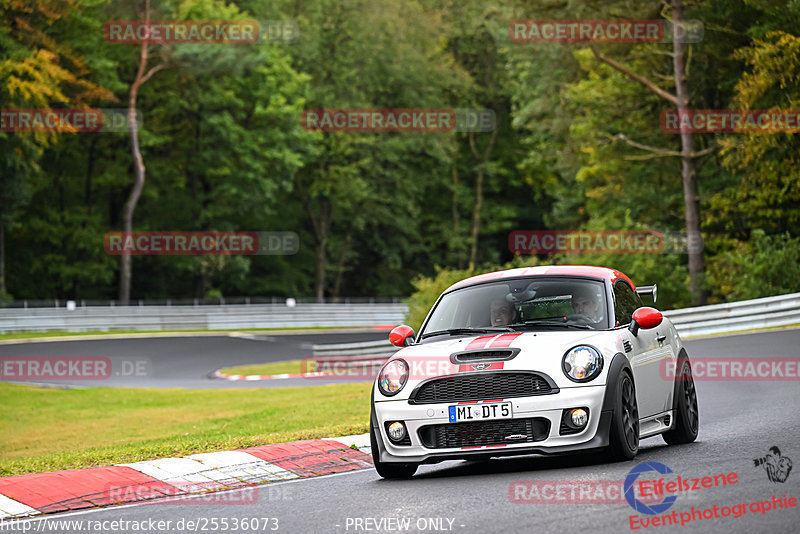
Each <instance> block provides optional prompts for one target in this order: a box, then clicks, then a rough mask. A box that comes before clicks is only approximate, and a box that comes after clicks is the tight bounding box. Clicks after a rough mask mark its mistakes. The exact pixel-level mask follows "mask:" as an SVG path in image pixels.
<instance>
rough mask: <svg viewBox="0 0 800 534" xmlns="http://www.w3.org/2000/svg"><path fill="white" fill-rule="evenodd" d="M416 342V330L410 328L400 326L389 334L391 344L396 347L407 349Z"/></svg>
mask: <svg viewBox="0 0 800 534" xmlns="http://www.w3.org/2000/svg"><path fill="white" fill-rule="evenodd" d="M413 341H414V329H413V328H411V327H410V326H406V325H400V326H395V327H394V328H392V331H391V332H389V342H390V343H391V344H392V345H394V346H395V347H400V348H403V347H407V346H408V345H410V344H411V343H412V342H413Z"/></svg>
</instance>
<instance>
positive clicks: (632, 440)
mask: <svg viewBox="0 0 800 534" xmlns="http://www.w3.org/2000/svg"><path fill="white" fill-rule="evenodd" d="M616 396H617V398H616V399H615V403H614V416H613V417H612V419H611V433H610V434H611V435H610V442H611V444H610V446H609V452H610V453H611V456H612V458H614V459H616V460H630V459H631V458H633V457H634V456H636V453H637V452H639V408H638V407H637V405H636V388H635V387H634V384H633V379H632V378H631V376H630V375H629V374H628V373H627V372H621V373H620V374H619V376H617V388H616Z"/></svg>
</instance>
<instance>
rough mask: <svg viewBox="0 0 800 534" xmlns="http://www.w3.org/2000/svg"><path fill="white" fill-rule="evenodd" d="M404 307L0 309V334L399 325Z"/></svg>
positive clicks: (381, 305) (353, 305) (280, 306)
mask: <svg viewBox="0 0 800 534" xmlns="http://www.w3.org/2000/svg"><path fill="white" fill-rule="evenodd" d="M407 311H408V307H407V306H406V305H405V304H391V303H386V304H381V303H373V304H367V303H364V304H297V305H295V306H293V307H290V306H287V305H285V304H274V305H269V304H267V305H229V306H228V305H226V306H141V307H140V306H92V307H85V308H84V307H77V308H75V309H72V310H68V309H66V308H27V309H22V308H8V309H0V333H2V332H36V331H39V332H41V331H49V330H62V331H67V332H86V331H95V330H99V331H106V330H224V329H238V328H241V329H244V328H288V327H315V326H334V327H346V326H350V327H372V326H378V325H397V324H401V323H402V322H403V320H404V318H405V315H406V312H407Z"/></svg>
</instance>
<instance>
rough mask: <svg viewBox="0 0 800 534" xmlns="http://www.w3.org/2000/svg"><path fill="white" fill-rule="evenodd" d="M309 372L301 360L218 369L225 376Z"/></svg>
mask: <svg viewBox="0 0 800 534" xmlns="http://www.w3.org/2000/svg"><path fill="white" fill-rule="evenodd" d="M311 370H313V369H308V366H307V365H303V360H286V361H285V362H272V363H260V364H256V365H240V366H238V367H226V368H225V369H220V372H222V373H225V374H226V375H280V374H283V373H290V374H291V373H306V372H308V371H311Z"/></svg>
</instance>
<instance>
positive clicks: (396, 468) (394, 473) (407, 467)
mask: <svg viewBox="0 0 800 534" xmlns="http://www.w3.org/2000/svg"><path fill="white" fill-rule="evenodd" d="M369 442H370V443H369V444H370V446H371V448H372V463H373V464H375V470H376V471H377V472H378V474H379V475H380V476H381V477H382V478H411V477H412V476H414V473H416V472H417V467H418V465H417V464H414V463H387V462H381V452H380V450H379V449H378V438H377V429H376V428H375V426H374V425H373V423H372V418H371V417H370V421H369Z"/></svg>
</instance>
